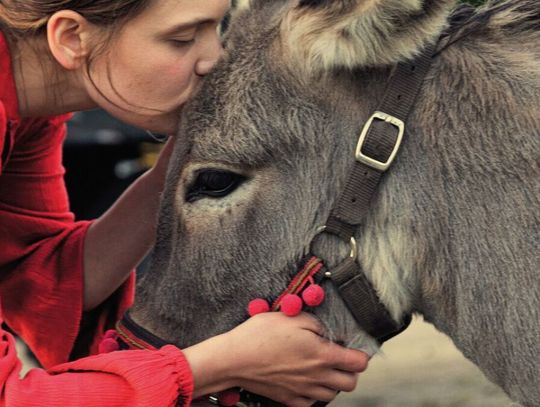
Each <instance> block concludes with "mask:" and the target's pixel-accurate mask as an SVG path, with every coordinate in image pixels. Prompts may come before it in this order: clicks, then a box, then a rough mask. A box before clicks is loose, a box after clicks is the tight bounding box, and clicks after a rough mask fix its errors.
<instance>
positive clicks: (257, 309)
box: [248, 298, 270, 317]
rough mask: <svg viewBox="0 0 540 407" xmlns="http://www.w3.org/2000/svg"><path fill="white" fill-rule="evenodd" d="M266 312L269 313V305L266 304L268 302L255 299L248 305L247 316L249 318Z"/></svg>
mask: <svg viewBox="0 0 540 407" xmlns="http://www.w3.org/2000/svg"><path fill="white" fill-rule="evenodd" d="M268 311H270V305H269V304H268V301H266V300H263V299H262V298H257V299H256V300H253V301H251V302H250V303H249V305H248V314H249V316H250V317H253V316H255V315H257V314H262V313H264V312H268Z"/></svg>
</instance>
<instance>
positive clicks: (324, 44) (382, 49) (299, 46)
mask: <svg viewBox="0 0 540 407" xmlns="http://www.w3.org/2000/svg"><path fill="white" fill-rule="evenodd" d="M454 3H455V0H295V1H294V2H292V6H291V7H290V9H289V11H288V12H287V15H286V16H285V18H284V20H283V23H282V27H281V30H282V39H283V43H284V44H285V47H286V49H287V50H288V51H289V56H290V58H292V59H293V61H292V62H295V63H296V64H299V65H300V66H303V67H305V68H306V70H307V71H308V72H328V71H331V70H333V69H336V68H349V69H352V68H357V67H362V66H381V65H389V64H394V63H396V62H399V61H403V60H406V59H410V58H412V57H413V56H415V55H416V54H417V53H418V52H419V51H420V50H421V49H423V48H424V47H425V46H426V45H427V43H428V42H431V41H435V40H436V39H437V37H438V35H439V34H440V32H441V31H442V29H443V28H444V26H445V25H446V19H447V16H448V14H449V12H450V9H451V8H452V6H453V5H454Z"/></svg>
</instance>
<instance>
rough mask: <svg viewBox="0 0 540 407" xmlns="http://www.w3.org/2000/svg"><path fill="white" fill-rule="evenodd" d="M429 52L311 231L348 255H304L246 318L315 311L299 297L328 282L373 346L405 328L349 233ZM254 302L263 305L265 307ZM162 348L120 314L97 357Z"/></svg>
mask: <svg viewBox="0 0 540 407" xmlns="http://www.w3.org/2000/svg"><path fill="white" fill-rule="evenodd" d="M434 50H435V44H431V45H429V46H428V47H426V49H425V50H424V51H423V52H422V53H421V54H420V55H419V56H418V57H417V58H416V59H414V60H412V61H409V62H405V63H399V64H397V66H396V68H395V69H394V72H393V73H392V75H391V78H390V80H389V83H388V86H387V90H386V93H385V95H384V97H383V100H382V102H381V104H380V105H379V107H378V109H377V110H376V111H375V112H374V113H373V114H372V115H371V117H370V118H369V120H368V121H367V123H366V124H365V125H364V127H363V130H362V132H361V134H360V137H359V140H358V144H357V147H356V152H355V158H356V160H355V162H354V166H353V169H352V171H351V174H350V176H349V179H348V181H347V183H346V185H345V189H344V191H343V192H342V194H341V196H340V198H339V199H338V202H337V205H336V206H335V207H334V208H333V210H332V211H331V213H330V217H329V218H328V220H327V222H326V225H325V226H323V227H321V228H319V230H318V231H317V234H316V236H317V235H319V234H321V233H328V234H332V235H335V236H337V237H339V238H340V239H342V240H343V241H345V242H346V243H348V244H350V245H351V255H350V256H349V257H348V258H347V259H345V260H343V261H342V262H341V263H339V264H338V265H337V266H336V267H334V268H332V269H326V268H325V267H324V263H323V261H322V260H321V259H320V258H318V257H316V256H313V255H308V256H307V257H306V258H304V259H303V261H302V262H301V263H300V266H299V269H300V272H299V273H298V274H297V275H296V276H294V277H293V278H292V281H291V283H290V284H289V286H288V287H287V288H286V289H285V290H284V291H283V292H282V293H281V295H279V296H278V297H276V299H275V300H273V301H267V300H266V301H265V300H262V299H258V300H256V301H259V303H258V305H257V306H253V308H254V309H250V312H249V313H250V314H251V315H254V314H256V313H259V312H266V311H278V310H281V311H284V312H285V313H286V314H288V311H287V309H285V308H288V307H289V306H285V304H286V303H287V302H288V300H291V301H290V303H291V304H292V305H291V306H290V309H289V311H291V309H292V310H293V311H294V312H290V314H291V315H294V314H295V313H298V312H300V310H301V309H302V307H303V305H304V303H303V302H302V300H301V299H300V300H298V299H296V298H294V299H292V298H293V297H297V298H298V297H299V296H300V295H302V296H303V298H304V302H306V303H308V306H317V305H318V304H317V303H316V302H313V303H311V305H310V304H309V301H308V300H306V296H305V295H304V294H305V292H306V290H307V289H309V287H311V286H314V285H318V283H320V282H321V281H323V280H325V279H327V280H328V279H329V280H330V281H332V283H333V284H334V286H335V287H336V289H337V290H338V292H339V294H340V296H341V297H342V299H343V301H344V302H345V304H346V305H347V308H348V309H349V311H350V313H351V314H352V315H353V317H354V318H355V320H356V322H357V324H358V325H359V326H360V327H361V328H362V329H363V330H364V331H366V332H367V333H368V334H369V335H370V336H372V337H373V338H375V339H376V340H377V341H378V342H379V344H382V343H383V342H385V341H386V340H388V339H390V338H392V337H394V336H395V335H397V334H399V333H401V332H402V331H403V330H405V329H406V328H407V327H408V325H409V324H410V321H411V315H410V314H409V315H406V316H405V317H404V318H403V319H402V320H401V321H395V320H394V319H393V318H392V317H391V316H390V313H389V311H388V310H387V308H386V307H385V306H384V304H383V303H382V302H381V301H380V300H379V297H378V295H377V292H376V290H375V289H374V288H373V286H372V284H371V282H370V281H369V279H368V278H367V276H366V274H365V273H364V272H363V270H362V267H361V265H360V263H359V262H358V261H357V257H358V256H357V254H358V253H357V246H356V239H355V232H356V231H357V230H358V229H359V228H360V226H361V225H362V224H363V223H364V221H365V218H366V215H367V213H368V210H369V208H370V204H371V201H372V198H373V196H374V195H375V193H376V190H377V187H378V185H379V183H380V181H381V179H382V177H383V175H384V173H385V172H386V171H387V170H388V169H389V168H390V166H391V165H392V163H393V161H394V159H395V158H396V156H397V153H398V152H399V149H400V146H401V144H402V141H403V139H404V136H405V127H406V126H405V123H406V122H407V119H408V117H409V114H410V112H411V111H412V108H413V106H414V103H415V101H416V98H417V96H418V94H419V92H420V89H421V86H422V83H423V80H424V78H425V76H426V74H427V73H428V71H429V68H430V66H431V62H432V57H433V54H434ZM316 236H315V237H316ZM315 237H314V239H315ZM260 301H265V302H266V305H265V303H263V302H260ZM298 301H300V303H299V302H298ZM252 303H253V302H252ZM270 303H271V304H272V305H271V306H270ZM250 307H252V304H250ZM165 344H167V342H166V341H164V340H162V339H161V338H158V337H157V336H155V335H153V334H152V333H150V332H148V331H147V330H145V329H144V328H142V327H140V326H138V325H137V324H136V323H135V322H134V321H133V320H132V319H131V318H130V317H129V314H128V313H126V315H125V316H124V318H123V319H122V320H121V321H120V322H118V324H117V325H116V330H115V331H108V332H107V333H106V334H105V337H104V339H103V341H102V343H101V345H100V351H104V352H106V351H111V350H119V349H120V350H121V349H158V348H160V347H161V346H163V345H165ZM209 401H210V402H212V403H214V404H217V405H222V406H233V405H237V403H238V402H240V404H238V405H242V403H244V404H245V403H254V404H255V405H258V406H264V407H271V406H276V407H277V406H281V404H279V403H276V402H273V401H271V400H267V399H264V398H261V397H259V396H256V395H253V394H249V393H247V392H238V391H233V392H224V393H221V395H216V396H211V397H210V400H209ZM324 405H325V403H320V402H318V403H316V404H315V406H324Z"/></svg>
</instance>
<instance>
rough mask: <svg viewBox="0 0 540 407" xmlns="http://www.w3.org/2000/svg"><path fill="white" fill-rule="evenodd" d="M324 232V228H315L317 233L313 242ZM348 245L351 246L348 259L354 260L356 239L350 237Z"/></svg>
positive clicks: (356, 251)
mask: <svg viewBox="0 0 540 407" xmlns="http://www.w3.org/2000/svg"><path fill="white" fill-rule="evenodd" d="M324 232H326V226H320V227H318V228H317V233H315V236H314V237H313V240H315V238H316V237H317V236H318V235H320V234H321V233H324ZM350 245H351V254H350V257H351V258H352V259H356V257H357V256H358V244H357V243H356V239H355V238H354V236H351V241H350Z"/></svg>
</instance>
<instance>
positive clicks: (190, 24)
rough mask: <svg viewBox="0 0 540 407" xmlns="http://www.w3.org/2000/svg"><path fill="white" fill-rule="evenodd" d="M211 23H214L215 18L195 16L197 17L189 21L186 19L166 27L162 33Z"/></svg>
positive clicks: (165, 33)
mask: <svg viewBox="0 0 540 407" xmlns="http://www.w3.org/2000/svg"><path fill="white" fill-rule="evenodd" d="M213 23H215V20H213V19H211V18H197V19H194V20H191V21H186V22H184V23H180V24H176V25H174V26H172V27H171V28H168V29H167V30H165V31H164V32H163V34H164V35H167V34H174V33H177V32H180V31H184V30H187V29H189V28H193V27H196V26H198V25H203V24H213Z"/></svg>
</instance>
